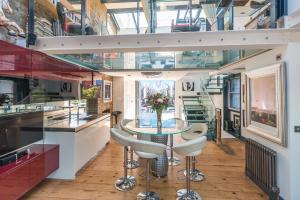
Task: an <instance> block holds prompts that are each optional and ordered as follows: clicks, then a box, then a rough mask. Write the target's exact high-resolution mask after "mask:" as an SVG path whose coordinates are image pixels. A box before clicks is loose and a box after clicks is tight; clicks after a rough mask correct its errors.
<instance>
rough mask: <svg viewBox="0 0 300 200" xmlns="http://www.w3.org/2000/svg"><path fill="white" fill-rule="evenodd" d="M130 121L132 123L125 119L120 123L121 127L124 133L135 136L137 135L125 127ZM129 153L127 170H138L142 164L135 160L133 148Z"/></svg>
mask: <svg viewBox="0 0 300 200" xmlns="http://www.w3.org/2000/svg"><path fill="white" fill-rule="evenodd" d="M130 121H131V120H130V119H123V120H122V121H121V123H120V127H121V129H122V130H123V131H125V132H126V133H128V134H130V135H132V136H133V135H135V134H134V133H133V132H131V131H129V130H127V129H126V128H125V125H126V124H127V123H128V122H130ZM129 152H130V159H129V160H128V162H127V168H128V169H136V168H138V167H139V166H140V163H139V161H137V160H134V159H133V149H132V147H130V149H129Z"/></svg>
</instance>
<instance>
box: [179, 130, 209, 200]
mask: <svg viewBox="0 0 300 200" xmlns="http://www.w3.org/2000/svg"><path fill="white" fill-rule="evenodd" d="M206 142H207V137H206V136H203V137H198V138H196V139H193V140H190V141H188V142H185V143H181V144H178V145H176V146H174V148H173V149H174V151H175V152H176V153H177V154H179V155H182V156H185V157H186V172H187V173H186V189H180V190H178V191H177V200H201V199H202V198H201V197H200V195H199V194H198V193H197V192H194V191H192V190H191V179H190V165H191V157H196V156H197V155H199V154H201V152H202V149H203V147H204V146H205V144H206Z"/></svg>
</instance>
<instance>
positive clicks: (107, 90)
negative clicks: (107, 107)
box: [103, 80, 112, 102]
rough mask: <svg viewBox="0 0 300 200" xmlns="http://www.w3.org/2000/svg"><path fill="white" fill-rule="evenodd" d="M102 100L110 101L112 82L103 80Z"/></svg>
mask: <svg viewBox="0 0 300 200" xmlns="http://www.w3.org/2000/svg"><path fill="white" fill-rule="evenodd" d="M103 101H104V102H110V101H112V82H111V81H105V80H104V81H103Z"/></svg>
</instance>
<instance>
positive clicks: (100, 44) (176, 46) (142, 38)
mask: <svg viewBox="0 0 300 200" xmlns="http://www.w3.org/2000/svg"><path fill="white" fill-rule="evenodd" d="M299 35H300V29H269V30H246V31H224V32H189V33H159V34H140V35H114V36H113V35H111V36H60V37H42V38H38V39H37V43H36V44H37V45H36V46H32V48H33V49H35V50H39V51H43V52H46V53H49V54H80V53H96V52H151V51H188V50H226V49H273V48H276V47H279V46H285V45H287V44H288V43H292V42H300V37H299Z"/></svg>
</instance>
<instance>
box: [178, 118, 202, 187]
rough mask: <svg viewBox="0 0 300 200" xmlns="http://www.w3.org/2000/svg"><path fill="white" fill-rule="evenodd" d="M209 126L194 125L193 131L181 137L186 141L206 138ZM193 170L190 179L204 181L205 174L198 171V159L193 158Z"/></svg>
mask: <svg viewBox="0 0 300 200" xmlns="http://www.w3.org/2000/svg"><path fill="white" fill-rule="evenodd" d="M207 130H208V129H207V124H205V123H201V124H197V126H195V125H193V126H192V129H191V130H190V131H188V132H185V133H182V134H181V137H182V138H183V139H184V140H186V141H189V140H193V139H196V138H199V137H202V136H206V134H207ZM191 160H192V168H191V170H190V179H191V181H195V182H199V181H202V180H203V179H204V178H205V174H204V173H202V172H201V171H200V170H199V169H196V162H197V161H196V157H195V156H192V157H191ZM186 174H187V171H186V170H185V171H184V175H185V176H186Z"/></svg>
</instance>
